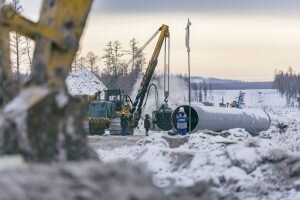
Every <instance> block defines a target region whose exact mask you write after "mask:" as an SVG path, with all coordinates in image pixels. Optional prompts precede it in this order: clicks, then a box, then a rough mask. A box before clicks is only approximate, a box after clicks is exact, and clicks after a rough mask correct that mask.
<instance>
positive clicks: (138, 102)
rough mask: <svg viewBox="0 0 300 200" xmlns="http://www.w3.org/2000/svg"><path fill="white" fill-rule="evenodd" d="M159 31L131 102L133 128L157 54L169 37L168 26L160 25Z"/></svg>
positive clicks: (131, 123) (135, 124)
mask: <svg viewBox="0 0 300 200" xmlns="http://www.w3.org/2000/svg"><path fill="white" fill-rule="evenodd" d="M159 31H160V36H159V38H158V41H157V44H156V47H155V49H154V52H153V54H152V57H151V60H150V61H149V64H148V67H147V70H146V72H145V75H144V77H143V80H142V82H141V85H140V88H139V90H138V93H137V95H136V97H135V101H134V102H133V105H132V109H131V110H130V117H129V120H130V127H131V128H135V127H137V125H138V122H139V120H140V118H141V115H142V106H143V103H144V99H145V96H146V93H147V90H148V87H149V85H150V81H151V79H152V76H153V73H154V71H155V68H156V66H157V63H158V56H159V54H160V51H161V48H162V45H163V44H164V41H165V40H166V39H167V38H169V37H170V32H169V26H167V25H162V26H161V27H160V28H159Z"/></svg>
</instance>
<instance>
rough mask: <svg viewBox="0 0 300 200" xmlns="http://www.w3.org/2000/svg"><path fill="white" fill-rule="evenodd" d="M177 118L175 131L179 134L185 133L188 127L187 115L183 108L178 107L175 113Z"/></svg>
mask: <svg viewBox="0 0 300 200" xmlns="http://www.w3.org/2000/svg"><path fill="white" fill-rule="evenodd" d="M176 120H177V133H178V134H179V135H186V133H187V127H188V116H187V114H186V113H185V112H184V108H183V107H180V108H179V112H178V113H177V115H176Z"/></svg>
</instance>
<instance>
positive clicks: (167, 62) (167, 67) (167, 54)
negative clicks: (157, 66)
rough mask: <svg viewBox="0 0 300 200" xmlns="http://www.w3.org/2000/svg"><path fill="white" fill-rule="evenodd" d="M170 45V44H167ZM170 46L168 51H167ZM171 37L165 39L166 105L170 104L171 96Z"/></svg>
mask: <svg viewBox="0 0 300 200" xmlns="http://www.w3.org/2000/svg"><path fill="white" fill-rule="evenodd" d="M167 43H168V44H167ZM167 46H168V49H167ZM170 49H171V45H170V37H168V38H165V52H164V53H165V54H164V96H165V100H164V101H165V103H168V98H169V94H170Z"/></svg>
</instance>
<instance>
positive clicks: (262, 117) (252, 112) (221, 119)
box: [172, 105, 271, 134]
mask: <svg viewBox="0 0 300 200" xmlns="http://www.w3.org/2000/svg"><path fill="white" fill-rule="evenodd" d="M180 107H183V108H184V110H185V113H187V114H189V106H187V105H183V106H180ZM180 107H178V108H176V109H175V110H174V112H173V113H172V125H173V127H174V128H175V129H176V128H177V123H176V115H177V113H178V111H179V108H180ZM191 122H192V131H191V132H193V133H194V132H198V131H200V130H206V129H207V130H212V131H216V132H220V131H224V130H229V129H233V128H244V129H246V131H248V132H249V133H251V134H255V133H258V132H260V131H266V130H268V129H269V127H270V124H271V118H270V117H269V115H268V114H267V113H266V112H264V111H263V110H260V109H238V108H223V107H209V106H192V107H191Z"/></svg>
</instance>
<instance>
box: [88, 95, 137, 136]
mask: <svg viewBox="0 0 300 200" xmlns="http://www.w3.org/2000/svg"><path fill="white" fill-rule="evenodd" d="M130 102H131V100H130V98H129V97H128V96H127V95H123V94H122V92H121V90H106V91H105V96H104V100H101V97H100V93H98V94H97V95H95V97H94V99H93V100H91V101H90V102H89V112H88V117H89V134H90V135H103V134H104V133H105V130H106V129H110V133H111V134H113V135H119V134H120V130H121V127H120V116H121V113H122V112H123V111H126V107H129V106H130V105H129V104H130ZM128 112H129V109H128Z"/></svg>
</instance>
